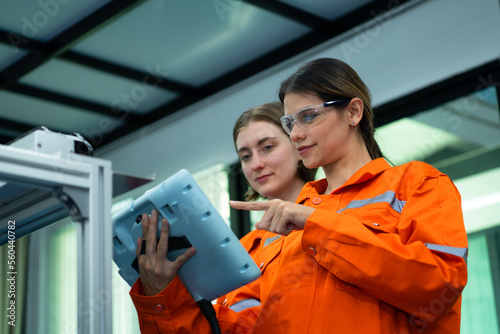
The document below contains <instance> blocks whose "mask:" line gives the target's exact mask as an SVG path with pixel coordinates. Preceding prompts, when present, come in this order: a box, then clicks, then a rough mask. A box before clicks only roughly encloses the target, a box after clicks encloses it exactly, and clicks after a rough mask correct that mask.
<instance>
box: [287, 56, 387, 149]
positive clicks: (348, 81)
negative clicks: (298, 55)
mask: <svg viewBox="0 0 500 334" xmlns="http://www.w3.org/2000/svg"><path fill="white" fill-rule="evenodd" d="M288 93H297V94H314V95H316V96H318V97H319V98H320V99H322V100H323V101H325V102H326V101H332V100H339V99H348V100H351V99H353V98H355V97H357V98H360V99H361V100H362V101H363V106H364V107H363V118H362V119H361V121H360V122H359V129H360V131H361V135H362V136H363V141H364V142H365V145H366V149H367V150H368V153H369V154H370V157H371V158H372V159H377V158H381V157H383V154H382V151H381V150H380V147H379V146H378V143H377V141H376V140H375V137H374V135H375V128H374V126H373V117H374V115H373V111H372V107H371V97H370V91H369V90H368V87H366V85H365V83H364V82H363V80H361V78H360V77H359V75H358V74H357V73H356V71H354V69H353V68H352V67H351V66H349V65H348V64H346V63H344V62H343V61H341V60H338V59H333V58H319V59H316V60H313V61H310V62H308V63H306V64H304V65H302V66H301V67H300V68H299V69H298V70H297V71H296V72H295V73H293V74H292V75H291V76H290V77H288V79H286V80H284V81H283V82H282V83H281V87H280V90H279V98H280V100H281V102H282V103H283V100H284V99H285V95H286V94H288Z"/></svg>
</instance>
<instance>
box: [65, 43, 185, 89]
mask: <svg viewBox="0 0 500 334" xmlns="http://www.w3.org/2000/svg"><path fill="white" fill-rule="evenodd" d="M59 58H60V59H64V60H67V61H70V62H73V63H76V64H79V65H83V66H87V67H91V68H93V69H97V70H100V71H104V72H108V73H111V74H114V75H117V76H120V77H124V78H127V79H131V80H135V81H139V82H143V81H147V82H152V81H154V82H155V84H157V85H158V86H159V87H161V88H164V89H167V90H170V91H173V92H176V93H180V94H189V93H190V92H192V91H193V89H194V88H193V87H191V86H189V85H185V84H182V83H179V82H177V81H173V80H170V79H167V78H165V76H161V77H158V75H157V74H156V75H155V73H154V71H155V70H156V69H154V68H152V69H151V72H152V73H147V72H141V71H137V70H134V69H131V68H128V67H125V66H121V65H118V64H115V63H111V62H108V61H105V60H102V59H97V58H95V57H91V56H87V55H83V54H80V53H77V52H74V51H67V52H65V53H63V54H62V55H60V56H59ZM150 77H153V80H150V79H149V78H150Z"/></svg>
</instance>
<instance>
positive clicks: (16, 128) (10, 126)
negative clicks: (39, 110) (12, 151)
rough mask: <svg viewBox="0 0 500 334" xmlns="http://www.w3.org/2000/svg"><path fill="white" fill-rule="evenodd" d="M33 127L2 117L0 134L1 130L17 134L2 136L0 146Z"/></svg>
mask: <svg viewBox="0 0 500 334" xmlns="http://www.w3.org/2000/svg"><path fill="white" fill-rule="evenodd" d="M34 127H35V126H29V125H26V124H25V123H19V122H16V121H12V120H9V119H6V118H3V117H0V133H2V132H3V131H2V129H7V130H8V131H10V132H15V133H17V135H16V136H9V135H6V134H2V135H1V136H0V144H7V143H8V142H10V141H11V140H13V139H15V138H17V137H19V136H21V135H22V134H23V133H26V132H28V131H30V130H32V129H33V128H34Z"/></svg>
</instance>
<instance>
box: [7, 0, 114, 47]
mask: <svg viewBox="0 0 500 334" xmlns="http://www.w3.org/2000/svg"><path fill="white" fill-rule="evenodd" d="M109 1H110V0H85V1H69V0H57V1H55V0H54V1H39V0H24V1H11V0H10V1H9V0H3V1H0V29H3V30H6V31H10V32H13V33H16V34H19V35H22V36H24V37H26V38H30V39H34V40H38V41H48V40H50V39H51V38H53V37H55V36H57V35H58V34H60V33H61V32H63V31H64V30H65V29H67V28H69V27H70V26H72V25H73V24H75V22H78V21H79V20H81V19H82V18H84V17H86V16H87V15H89V14H90V13H92V12H94V11H95V10H96V9H98V8H100V7H102V6H104V5H105V4H106V3H108V2H109Z"/></svg>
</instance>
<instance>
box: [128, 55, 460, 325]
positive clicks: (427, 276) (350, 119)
mask: <svg viewBox="0 0 500 334" xmlns="http://www.w3.org/2000/svg"><path fill="white" fill-rule="evenodd" d="M279 96H280V100H281V101H282V102H283V104H284V108H285V115H284V116H283V117H281V123H282V126H283V129H284V130H285V131H286V132H287V133H288V134H289V136H290V139H291V141H292V142H293V145H294V149H295V151H294V152H293V153H290V154H291V155H293V156H295V154H298V155H299V156H300V158H301V160H302V162H303V164H304V166H306V167H307V168H319V167H322V168H323V170H324V172H325V178H324V179H321V180H318V181H311V182H308V183H307V184H305V186H304V187H303V188H302V190H301V191H300V193H299V194H298V197H297V198H296V199H295V203H293V202H290V201H285V200H283V199H280V198H279V197H276V198H273V199H269V200H268V201H254V202H238V201H231V203H230V204H231V206H232V207H233V208H236V209H242V210H261V211H265V213H264V215H263V217H262V219H261V220H260V221H259V222H258V223H257V225H256V227H257V229H259V231H258V232H255V233H256V234H257V235H258V236H259V237H258V238H253V239H252V240H256V241H255V243H253V244H252V245H251V250H252V257H253V258H254V260H255V262H256V263H257V264H258V265H260V268H261V271H262V276H261V277H260V278H259V280H258V281H257V282H256V283H255V284H249V285H246V286H244V287H242V288H240V289H238V290H236V292H235V294H234V295H232V297H231V298H227V299H228V300H225V299H226V298H224V300H223V301H221V300H219V301H218V303H217V305H215V306H214V307H215V310H216V313H217V318H218V320H219V323H220V327H221V329H222V332H223V333H254V334H257V333H259V334H271V333H272V334H276V333H287V334H288V333H301V334H302V333H311V334H313V333H314V334H316V333H370V334H386V333H394V334H396V333H398V334H403V333H405V334H409V333H427V334H429V333H433V334H437V333H439V334H441V333H457V334H458V333H459V332H460V304H461V292H462V290H463V288H464V287H465V284H466V282H467V265H466V257H467V235H466V231H465V227H464V223H463V215H462V211H461V200H460V194H459V193H458V191H457V189H456V188H455V186H454V185H453V183H452V181H451V180H450V179H449V178H448V176H446V175H444V174H442V173H441V172H439V171H438V170H436V169H435V168H433V167H431V166H430V165H428V164H425V163H423V162H416V161H413V162H409V163H406V164H403V165H401V166H394V167H392V166H391V165H389V164H388V163H387V162H386V161H385V159H384V158H383V156H382V152H381V151H380V148H379V146H378V145H377V142H376V141H375V139H374V127H373V112H372V109H371V102H370V94H369V91H368V89H367V87H366V85H365V84H364V83H363V81H362V80H361V79H360V78H359V76H358V74H357V73H356V72H355V71H354V70H353V69H352V68H351V67H350V66H349V65H348V64H346V63H344V62H342V61H339V60H336V59H329V58H323V59H317V60H313V61H311V62H309V63H306V64H305V65H303V66H302V67H301V68H299V69H298V71H297V72H295V73H294V74H292V75H291V76H290V77H289V78H288V79H286V80H285V81H283V83H282V85H281V87H280V91H279ZM256 129H257V128H255V130H256ZM250 132H251V133H252V132H253V131H250ZM240 134H241V132H240ZM243 146H245V145H243ZM239 147H241V146H239V145H238V144H237V149H238V150H239ZM242 157H245V155H243V156H242V155H240V159H241V158H242ZM245 175H246V174H245ZM247 178H248V176H247ZM252 186H253V185H252ZM256 190H257V189H256ZM152 222H153V223H156V222H155V221H154V220H153V219H152ZM153 226H156V225H153ZM167 232H168V231H167ZM152 234H153V233H152ZM154 237H156V229H154ZM166 237H168V233H165V232H164V231H162V235H161V238H160V239H162V238H163V239H164V238H166ZM249 244H251V242H249V243H247V244H246V246H248V245H249ZM247 249H248V248H247ZM139 260H141V259H139ZM143 261H144V260H143ZM171 268H174V269H175V268H176V267H175V266H174V267H171ZM177 268H178V267H177ZM174 269H172V272H173V273H174V275H175V272H176V270H177V269H175V270H174ZM164 270H166V269H164ZM133 291H134V290H133ZM230 295H231V294H230ZM188 297H189V295H188V294H187V292H186V291H185V289H184V290H182V285H181V284H179V282H178V279H177V280H175V279H174V280H173V281H172V283H170V285H169V286H167V288H165V290H163V291H162V292H161V293H160V294H158V295H156V296H152V297H145V298H151V299H150V302H149V304H147V305H149V306H148V307H143V308H142V309H140V307H139V306H138V302H137V301H136V299H134V301H136V306H137V307H138V310H139V316H140V319H141V328H142V329H143V330H145V331H147V332H148V333H209V332H210V327H209V326H208V322H207V321H206V320H205V319H203V317H202V315H201V314H200V312H199V311H197V310H196V304H194V302H192V301H191V303H190V302H189V300H188V299H189V298H188ZM233 297H234V298H233ZM132 298H135V297H134V295H132ZM155 303H158V305H161V312H160V313H161V314H160V313H158V312H156V311H154V310H153V305H154V304H155ZM193 304H194V305H193ZM144 305H146V304H144ZM155 312H156V313H155Z"/></svg>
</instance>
